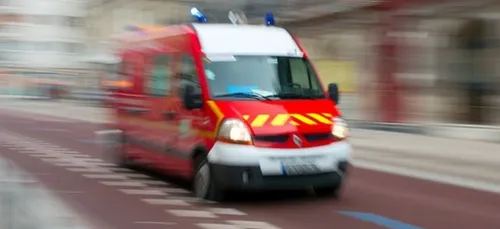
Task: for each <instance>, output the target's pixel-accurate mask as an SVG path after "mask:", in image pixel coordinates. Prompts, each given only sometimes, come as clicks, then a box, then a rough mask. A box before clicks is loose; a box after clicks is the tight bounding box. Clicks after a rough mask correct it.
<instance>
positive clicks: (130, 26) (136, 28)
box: [125, 25, 140, 31]
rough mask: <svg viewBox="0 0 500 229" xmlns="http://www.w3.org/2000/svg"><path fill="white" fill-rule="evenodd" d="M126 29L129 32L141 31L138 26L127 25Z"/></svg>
mask: <svg viewBox="0 0 500 229" xmlns="http://www.w3.org/2000/svg"><path fill="white" fill-rule="evenodd" d="M125 29H126V30H127V31H139V30H140V29H139V28H138V27H137V26H135V25H127V26H126V27H125Z"/></svg>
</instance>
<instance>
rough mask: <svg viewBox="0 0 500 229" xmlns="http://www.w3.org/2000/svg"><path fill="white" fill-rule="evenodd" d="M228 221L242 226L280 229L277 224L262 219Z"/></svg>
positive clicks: (253, 228) (259, 228)
mask: <svg viewBox="0 0 500 229" xmlns="http://www.w3.org/2000/svg"><path fill="white" fill-rule="evenodd" d="M226 222H228V223H230V224H233V225H237V226H239V227H241V228H248V229H250V228H252V229H280V228H279V227H277V226H274V225H272V224H270V223H267V222H262V221H244V220H227V221H226Z"/></svg>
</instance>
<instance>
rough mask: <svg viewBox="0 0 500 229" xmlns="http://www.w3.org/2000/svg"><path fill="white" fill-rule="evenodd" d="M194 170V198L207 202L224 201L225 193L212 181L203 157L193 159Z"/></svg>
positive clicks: (206, 162)
mask: <svg viewBox="0 0 500 229" xmlns="http://www.w3.org/2000/svg"><path fill="white" fill-rule="evenodd" d="M195 168H196V170H195V176H194V180H193V192H194V194H195V195H196V197H198V198H200V199H204V200H209V201H222V200H224V197H225V191H224V190H223V189H221V188H220V187H219V186H218V185H217V183H216V182H215V181H214V179H212V173H211V171H210V166H209V164H208V161H207V159H206V156H205V155H203V156H198V157H197V158H196V159H195Z"/></svg>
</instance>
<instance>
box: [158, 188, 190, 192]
mask: <svg viewBox="0 0 500 229" xmlns="http://www.w3.org/2000/svg"><path fill="white" fill-rule="evenodd" d="M157 190H161V191H163V192H167V193H191V192H190V191H187V190H185V189H182V188H158V189H157Z"/></svg>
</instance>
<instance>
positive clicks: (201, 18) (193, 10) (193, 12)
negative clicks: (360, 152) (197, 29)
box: [191, 7, 207, 23]
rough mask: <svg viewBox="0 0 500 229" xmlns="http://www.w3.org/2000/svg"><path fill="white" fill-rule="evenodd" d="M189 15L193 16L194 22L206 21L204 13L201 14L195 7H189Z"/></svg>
mask: <svg viewBox="0 0 500 229" xmlns="http://www.w3.org/2000/svg"><path fill="white" fill-rule="evenodd" d="M191 16H193V18H194V19H195V20H196V22H199V23H206V22H207V18H206V17H205V15H203V13H202V12H201V11H200V10H199V9H198V8H196V7H193V8H191Z"/></svg>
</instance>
